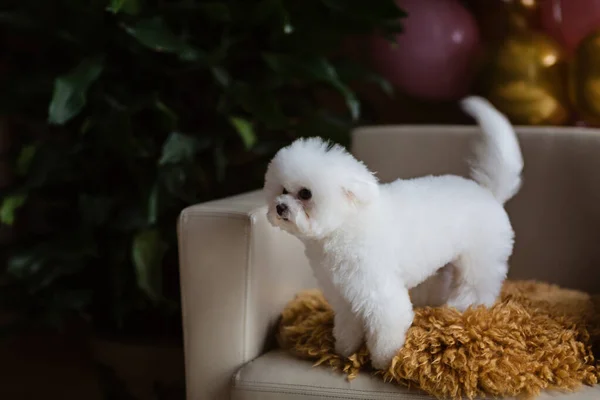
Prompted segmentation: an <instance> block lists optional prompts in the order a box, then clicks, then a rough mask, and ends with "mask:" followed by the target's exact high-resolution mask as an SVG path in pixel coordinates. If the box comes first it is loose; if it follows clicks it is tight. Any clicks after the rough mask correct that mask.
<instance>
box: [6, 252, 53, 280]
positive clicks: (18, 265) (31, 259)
mask: <svg viewBox="0 0 600 400" xmlns="http://www.w3.org/2000/svg"><path fill="white" fill-rule="evenodd" d="M43 267H44V260H43V259H42V258H40V257H38V256H37V254H36V253H35V252H34V253H23V254H17V255H14V256H12V257H11V258H10V259H9V260H8V263H7V267H6V272H7V273H8V274H10V275H12V276H14V277H16V278H19V279H23V278H26V277H29V276H32V275H34V274H36V273H37V272H39V271H41V270H42V268H43Z"/></svg>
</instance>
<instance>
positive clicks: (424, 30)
mask: <svg viewBox="0 0 600 400" xmlns="http://www.w3.org/2000/svg"><path fill="white" fill-rule="evenodd" d="M396 3H397V4H398V6H399V7H400V8H402V9H403V10H405V11H406V12H407V13H408V17H406V18H405V19H404V32H403V33H401V34H400V35H398V37H397V46H395V45H394V44H393V43H391V42H389V41H387V40H386V39H384V38H381V37H375V38H373V42H372V61H373V65H374V67H375V69H377V70H378V71H379V72H380V73H381V74H382V75H383V76H384V77H386V78H387V79H388V80H389V81H390V82H391V83H392V84H393V85H394V86H396V87H397V88H399V89H401V90H403V91H404V92H405V93H408V94H410V95H413V96H415V97H420V98H423V99H428V100H453V99H456V98H459V97H461V96H464V95H465V94H466V93H468V91H469V88H470V84H471V81H472V77H473V72H474V71H473V67H474V65H475V61H476V58H477V57H476V56H477V53H478V51H479V49H480V39H479V30H478V28H477V22H476V21H475V19H474V18H473V16H472V15H471V14H470V13H469V11H467V10H466V9H465V7H463V6H462V5H461V4H460V3H459V1H457V0H397V1H396Z"/></svg>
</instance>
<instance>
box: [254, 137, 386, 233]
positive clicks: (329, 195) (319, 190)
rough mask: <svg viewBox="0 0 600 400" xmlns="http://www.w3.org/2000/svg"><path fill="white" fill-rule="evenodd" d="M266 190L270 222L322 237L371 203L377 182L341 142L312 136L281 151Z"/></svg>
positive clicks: (286, 229)
mask: <svg viewBox="0 0 600 400" xmlns="http://www.w3.org/2000/svg"><path fill="white" fill-rule="evenodd" d="M264 191H265V194H266V197H267V204H268V207H269V209H268V214H267V216H268V219H269V221H270V222H271V224H272V225H274V226H278V227H280V228H281V229H283V230H285V231H287V232H289V233H291V234H293V235H295V236H298V237H301V238H312V239H318V238H321V237H323V236H326V235H328V234H330V233H331V232H333V231H335V230H336V229H338V228H339V227H340V226H341V225H342V224H343V223H344V221H346V220H347V219H348V218H349V217H350V216H352V215H353V214H355V213H357V212H360V210H361V209H362V208H363V207H365V206H367V205H369V204H371V203H372V202H373V201H374V200H375V199H376V198H377V196H378V195H379V186H378V182H377V179H376V178H375V176H373V174H372V173H371V172H370V171H369V170H368V169H367V167H365V165H364V164H362V163H361V162H359V161H357V160H356V159H355V158H354V157H352V156H351V155H350V154H349V153H348V152H347V151H346V150H345V149H344V148H343V147H341V146H339V145H331V144H329V143H327V142H324V141H323V140H322V139H320V138H310V139H299V140H297V141H295V142H294V143H292V144H291V145H290V146H288V147H284V148H283V149H281V150H279V152H278V153H277V154H276V155H275V157H274V158H273V160H272V161H271V163H270V164H269V168H268V169H267V174H266V176H265V186H264Z"/></svg>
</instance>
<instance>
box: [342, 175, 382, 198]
mask: <svg viewBox="0 0 600 400" xmlns="http://www.w3.org/2000/svg"><path fill="white" fill-rule="evenodd" d="M343 190H344V194H345V195H346V197H347V198H348V200H349V201H350V202H352V203H353V204H356V205H366V204H369V203H371V202H372V201H373V200H375V199H376V198H377V196H379V185H378V184H377V181H376V180H375V179H361V178H355V179H352V181H350V182H348V183H347V184H346V185H345V186H344V188H343Z"/></svg>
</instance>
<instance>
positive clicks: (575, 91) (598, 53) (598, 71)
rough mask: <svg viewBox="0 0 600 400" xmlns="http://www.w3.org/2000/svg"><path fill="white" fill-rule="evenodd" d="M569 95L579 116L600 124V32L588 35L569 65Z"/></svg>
mask: <svg viewBox="0 0 600 400" xmlns="http://www.w3.org/2000/svg"><path fill="white" fill-rule="evenodd" d="M569 97H570V99H571V103H572V104H573V106H574V108H575V110H577V112H578V114H579V117H580V118H582V119H583V120H584V121H585V122H587V123H588V124H591V125H600V32H595V33H593V34H591V35H589V36H588V37H586V38H585V39H584V40H583V41H582V42H581V44H580V45H579V47H578V48H577V50H576V51H575V55H574V56H573V60H572V61H571V65H570V67H569Z"/></svg>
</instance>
